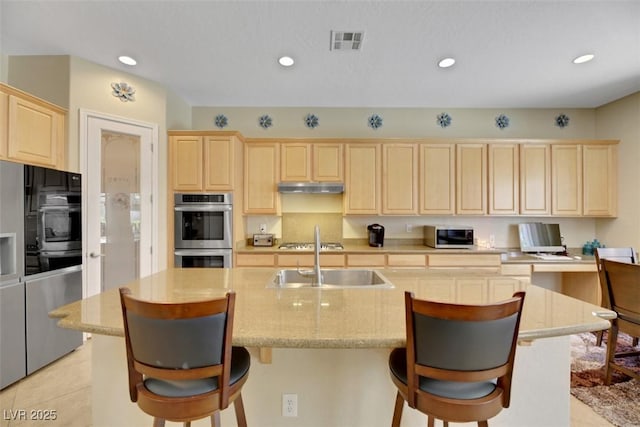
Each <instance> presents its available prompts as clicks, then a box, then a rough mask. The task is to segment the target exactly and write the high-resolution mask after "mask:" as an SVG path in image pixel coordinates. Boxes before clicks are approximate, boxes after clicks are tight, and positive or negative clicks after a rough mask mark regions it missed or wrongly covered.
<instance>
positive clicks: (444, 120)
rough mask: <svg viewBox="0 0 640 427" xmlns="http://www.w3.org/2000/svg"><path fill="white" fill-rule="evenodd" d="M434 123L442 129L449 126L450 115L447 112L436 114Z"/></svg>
mask: <svg viewBox="0 0 640 427" xmlns="http://www.w3.org/2000/svg"><path fill="white" fill-rule="evenodd" d="M436 123H438V125H439V126H440V127H441V128H443V129H444V128H446V127H449V126H450V125H451V116H450V115H449V114H447V113H441V114H438V116H437V117H436Z"/></svg>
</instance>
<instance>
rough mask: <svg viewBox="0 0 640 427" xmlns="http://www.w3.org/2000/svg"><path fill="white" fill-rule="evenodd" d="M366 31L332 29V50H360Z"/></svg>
mask: <svg viewBox="0 0 640 427" xmlns="http://www.w3.org/2000/svg"><path fill="white" fill-rule="evenodd" d="M363 39H364V31H331V50H360V48H361V47H362V40H363Z"/></svg>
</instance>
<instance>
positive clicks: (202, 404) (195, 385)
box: [120, 288, 250, 427]
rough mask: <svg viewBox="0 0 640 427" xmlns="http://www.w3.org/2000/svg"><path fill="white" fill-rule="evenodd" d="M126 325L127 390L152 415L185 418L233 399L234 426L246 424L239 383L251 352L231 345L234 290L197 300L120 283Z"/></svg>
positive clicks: (207, 413) (214, 421)
mask: <svg viewBox="0 0 640 427" xmlns="http://www.w3.org/2000/svg"><path fill="white" fill-rule="evenodd" d="M120 302H121V306H122V315H123V322H124V330H125V341H126V350H127V367H128V371H129V395H130V397H131V401H132V402H136V403H137V404H138V406H139V407H140V409H142V411H144V412H145V413H147V414H149V415H151V416H152V417H154V421H153V425H154V427H159V426H163V425H164V423H165V420H168V421H177V422H184V424H185V426H190V425H191V421H194V420H197V419H200V418H205V417H211V425H212V426H214V427H218V426H219V425H220V411H221V410H223V409H226V408H227V407H228V405H229V403H231V402H233V404H234V409H235V413H236V419H237V423H238V426H242V427H246V425H247V421H246V417H245V413H244V406H243V403H242V395H241V389H242V386H243V385H244V383H245V382H246V381H247V378H248V376H249V366H250V356H249V352H248V351H247V349H245V348H244V347H232V345H231V338H232V331H233V314H234V303H235V293H234V292H233V291H230V292H228V293H227V294H226V296H225V297H222V298H216V299H208V300H202V301H196V302H182V303H162V302H150V301H143V300H141V299H138V298H135V297H133V296H132V294H131V291H130V290H129V289H128V288H120Z"/></svg>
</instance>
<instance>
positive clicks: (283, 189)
mask: <svg viewBox="0 0 640 427" xmlns="http://www.w3.org/2000/svg"><path fill="white" fill-rule="evenodd" d="M278 191H279V192H280V193H307V194H310V193H315V194H340V193H344V184H343V183H342V182H281V183H279V184H278Z"/></svg>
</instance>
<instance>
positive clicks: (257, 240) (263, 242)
mask: <svg viewBox="0 0 640 427" xmlns="http://www.w3.org/2000/svg"><path fill="white" fill-rule="evenodd" d="M274 242H275V236H274V235H273V234H254V235H253V246H273V244H274Z"/></svg>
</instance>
